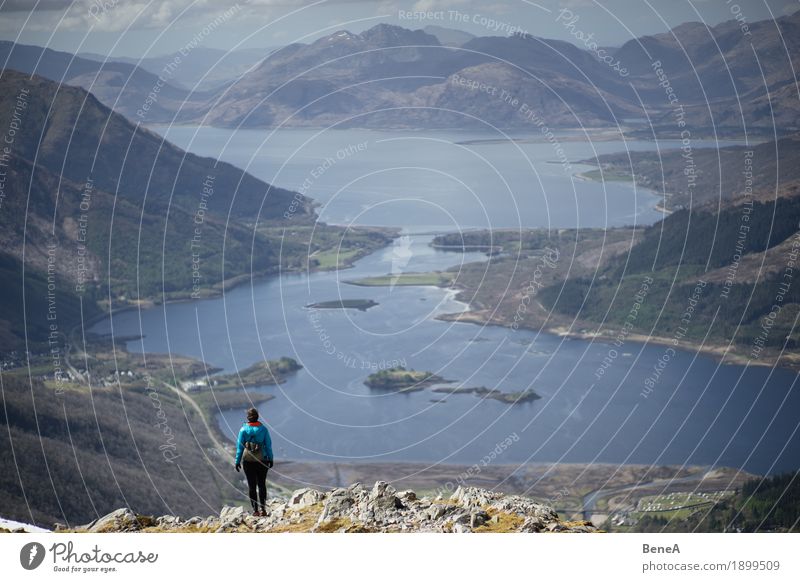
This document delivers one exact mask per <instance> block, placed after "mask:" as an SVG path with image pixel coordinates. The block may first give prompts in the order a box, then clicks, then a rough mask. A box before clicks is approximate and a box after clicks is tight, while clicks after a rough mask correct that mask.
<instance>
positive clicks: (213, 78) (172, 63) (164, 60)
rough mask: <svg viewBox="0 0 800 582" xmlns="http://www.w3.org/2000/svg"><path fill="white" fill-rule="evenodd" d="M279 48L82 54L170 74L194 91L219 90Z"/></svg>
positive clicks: (172, 80)
mask: <svg viewBox="0 0 800 582" xmlns="http://www.w3.org/2000/svg"><path fill="white" fill-rule="evenodd" d="M275 50H276V49H275V48H263V49H238V50H232V51H226V50H222V49H215V48H207V47H201V46H198V47H194V48H192V49H191V50H183V51H179V52H176V53H171V54H166V55H161V56H157V57H146V58H141V59H140V58H135V57H117V56H106V55H99V54H94V53H80V54H79V55H78V56H79V57H81V58H85V59H89V60H92V61H99V62H101V63H104V62H107V61H108V62H115V63H127V64H129V65H133V66H136V67H139V68H141V69H144V70H145V71H148V72H150V73H152V74H154V75H168V78H169V81H170V84H171V85H173V86H175V87H178V88H181V89H188V90H193V91H201V92H202V91H208V90H212V89H217V88H218V87H219V86H221V85H225V84H227V83H229V82H230V81H232V80H234V79H235V78H236V77H238V76H239V75H241V74H243V73H245V72H246V71H247V70H248V69H250V68H251V67H253V66H254V65H256V64H257V63H258V62H260V61H261V60H263V59H264V58H266V57H267V56H268V55H269V54H270V53H272V52H273V51H275Z"/></svg>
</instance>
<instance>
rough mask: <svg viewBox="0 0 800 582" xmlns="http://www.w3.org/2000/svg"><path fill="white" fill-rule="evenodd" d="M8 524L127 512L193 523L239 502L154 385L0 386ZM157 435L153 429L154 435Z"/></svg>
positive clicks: (203, 442)
mask: <svg viewBox="0 0 800 582" xmlns="http://www.w3.org/2000/svg"><path fill="white" fill-rule="evenodd" d="M0 381H1V382H2V394H3V403H4V410H3V413H2V414H0V463H2V466H3V467H4V468H5V470H4V471H2V472H1V473H0V506H2V508H3V513H4V515H3V517H6V518H10V519H15V520H19V521H23V522H29V523H35V524H37V525H43V526H46V527H52V525H53V523H54V522H61V523H65V524H70V525H77V524H80V523H83V522H85V521H86V520H89V519H92V516H95V517H99V516H101V515H104V514H106V513H108V512H109V511H112V510H113V509H115V508H117V507H119V506H121V505H127V506H129V507H132V508H135V510H136V511H138V512H142V513H145V512H146V513H163V512H168V513H175V514H178V515H190V514H192V513H194V512H196V511H197V510H198V508H199V507H206V508H208V509H209V510H211V508H217V507H220V506H221V505H222V504H223V502H224V501H225V500H226V499H228V498H230V497H231V496H234V495H236V494H237V493H238V484H236V483H231V482H230V481H229V479H228V478H227V477H226V476H225V475H224V473H222V471H223V470H226V471H227V470H229V464H228V462H227V458H226V457H225V456H224V455H223V456H219V455H218V454H217V452H216V451H215V449H214V445H213V443H212V442H211V441H210V440H209V439H208V437H207V436H206V432H205V431H204V430H203V429H202V425H200V424H199V422H198V418H197V415H196V413H195V412H194V411H193V410H192V409H191V408H188V407H185V406H183V405H182V404H181V402H179V400H178V399H177V398H176V397H175V396H174V395H173V394H172V393H171V392H170V391H169V390H166V389H164V388H160V387H158V386H156V385H153V386H151V387H150V388H145V387H138V388H137V387H134V388H126V389H125V390H124V391H122V390H118V389H117V388H116V387H114V388H102V387H99V386H93V387H92V389H91V391H89V390H88V389H87V390H82V389H78V388H73V389H68V390H65V391H64V392H63V393H61V394H58V393H56V392H55V391H54V388H53V385H51V384H44V383H42V382H41V381H39V380H33V381H31V382H29V381H28V379H27V378H24V379H23V378H14V377H12V376H10V375H8V374H5V373H4V374H3V375H2V376H1V377H0ZM154 427H155V428H154Z"/></svg>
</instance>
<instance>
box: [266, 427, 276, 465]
mask: <svg viewBox="0 0 800 582" xmlns="http://www.w3.org/2000/svg"><path fill="white" fill-rule="evenodd" d="M264 450H265V451H266V452H267V459H269V460H270V461H273V460H274V459H275V457H273V456H272V439H271V438H270V436H269V429H268V428H267V426H266V425H264Z"/></svg>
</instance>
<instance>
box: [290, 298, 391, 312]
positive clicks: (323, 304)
mask: <svg viewBox="0 0 800 582" xmlns="http://www.w3.org/2000/svg"><path fill="white" fill-rule="evenodd" d="M376 305H378V302H377V301H373V300H372V299H334V300H332V301H320V302H319V303H311V304H309V305H306V309H358V310H359V311H366V310H367V309H369V308H370V307H375V306H376Z"/></svg>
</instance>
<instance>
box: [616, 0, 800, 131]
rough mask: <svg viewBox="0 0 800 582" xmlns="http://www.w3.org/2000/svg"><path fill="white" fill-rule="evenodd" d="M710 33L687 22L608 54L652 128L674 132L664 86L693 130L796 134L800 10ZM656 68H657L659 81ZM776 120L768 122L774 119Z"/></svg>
mask: <svg viewBox="0 0 800 582" xmlns="http://www.w3.org/2000/svg"><path fill="white" fill-rule="evenodd" d="M748 26H749V30H748V31H747V32H745V31H743V30H742V28H741V27H740V24H739V23H738V22H737V21H735V20H730V21H727V22H723V23H721V24H719V25H717V26H714V27H709V26H707V25H706V24H701V23H699V22H690V23H685V24H682V25H680V26H677V27H675V28H674V29H672V30H671V31H669V32H665V33H662V34H657V35H652V36H645V37H642V38H637V39H634V40H630V41H628V42H627V43H625V44H624V45H623V46H622V47H621V48H620V49H619V50H618V51H617V52H616V53H615V55H614V58H616V59H619V61H620V62H621V63H623V64H624V66H625V67H627V68H628V69H629V70H630V71H631V73H632V75H633V76H635V80H634V81H633V82H634V84H635V85H636V87H637V90H638V92H639V93H640V95H641V96H642V98H643V99H644V101H645V103H646V104H647V105H648V107H649V108H650V109H651V110H652V113H651V115H652V116H653V118H654V122H655V123H656V124H658V125H663V126H666V127H669V126H670V125H672V126H673V127H675V120H674V118H673V115H674V107H672V106H670V104H669V103H668V102H667V97H666V95H665V87H664V86H661V85H660V84H661V83H664V82H668V83H669V85H670V86H671V88H672V89H673V90H674V92H675V95H676V97H677V99H678V101H677V104H678V105H683V106H684V107H685V108H686V110H687V117H686V120H687V122H688V123H689V124H691V125H692V126H693V127H697V126H702V127H710V126H711V125H712V123H713V125H715V126H717V127H723V128H726V127H728V128H730V127H734V128H737V129H739V131H740V132H741V131H742V128H743V123H746V124H747V127H750V128H772V127H773V125H777V126H778V127H780V129H781V130H782V131H797V129H798V128H800V121H798V113H800V106H799V105H798V101H800V90H798V87H797V84H796V79H795V76H794V71H796V70H797V69H798V66H800V11H798V12H795V13H794V14H792V15H789V16H783V17H780V18H776V19H775V20H764V21H759V22H753V23H750V24H749V25H748ZM654 63H660V64H661V69H662V70H663V74H662V75H659V74H658V71H657V70H656V68H657V67H654ZM773 116H774V117H773Z"/></svg>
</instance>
